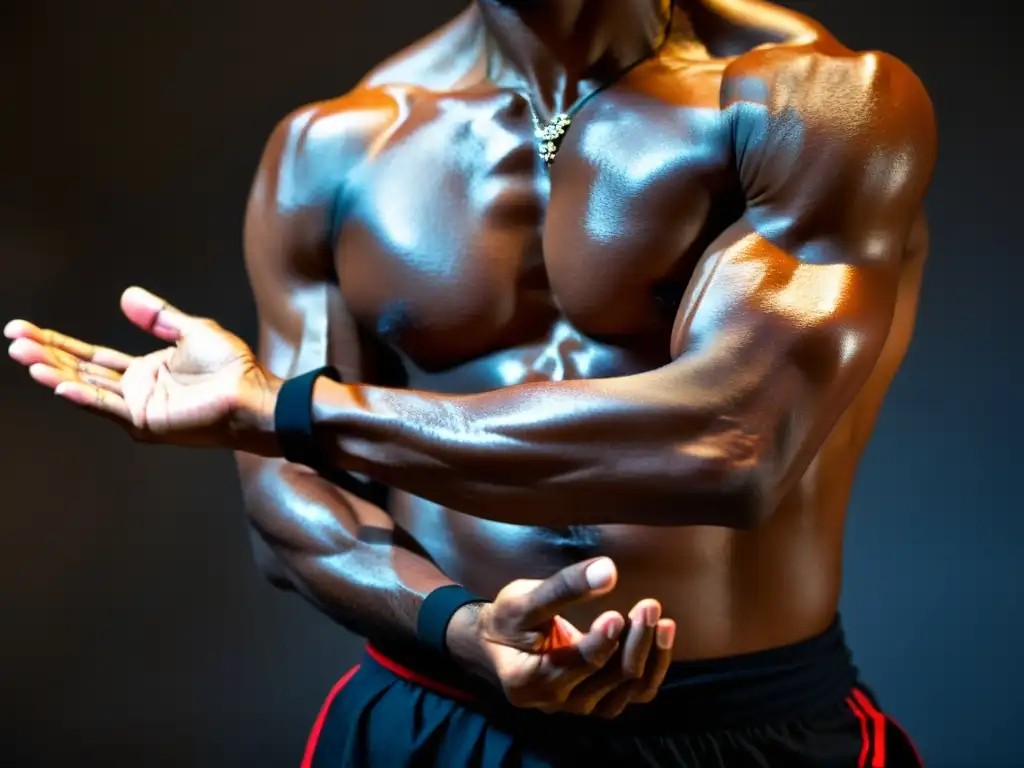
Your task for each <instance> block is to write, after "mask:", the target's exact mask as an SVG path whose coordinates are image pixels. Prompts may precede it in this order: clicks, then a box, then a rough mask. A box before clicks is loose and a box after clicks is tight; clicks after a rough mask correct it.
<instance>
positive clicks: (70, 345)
mask: <svg viewBox="0 0 1024 768" xmlns="http://www.w3.org/2000/svg"><path fill="white" fill-rule="evenodd" d="M4 336H6V337H7V338H8V339H28V340H30V341H34V342H37V343H39V344H43V345H46V346H48V347H54V348H55V349H59V350H62V351H63V352H67V353H68V354H70V355H73V356H74V357H76V358H78V359H80V360H85V361H88V362H90V363H95V364H96V365H100V366H103V367H104V368H109V369H110V370H112V371H116V372H118V373H120V372H123V371H124V370H125V369H126V368H127V367H128V366H129V365H131V363H132V360H133V359H134V358H133V357H132V356H131V355H126V354H125V353H124V352H118V351H117V350H116V349H110V348H109V347H100V346H97V345H95V344H89V343H87V342H84V341H82V340H81V339H76V338H74V337H72V336H66V335H65V334H63V333H59V332H58V331H54V330H51V329H48V328H39V327H38V326H36V325H33V324H32V323H30V322H28V321H27V320H12V321H11V322H9V323H8V324H7V326H6V327H5V328H4Z"/></svg>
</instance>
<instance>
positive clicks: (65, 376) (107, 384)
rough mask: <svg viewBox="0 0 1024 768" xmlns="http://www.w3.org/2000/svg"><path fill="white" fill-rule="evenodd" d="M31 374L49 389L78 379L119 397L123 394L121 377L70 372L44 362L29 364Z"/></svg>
mask: <svg viewBox="0 0 1024 768" xmlns="http://www.w3.org/2000/svg"><path fill="white" fill-rule="evenodd" d="M28 371H29V375H31V376H32V378H33V379H35V380H36V381H37V382H39V383H40V384H42V385H43V386H44V387H47V388H48V389H56V388H57V385H59V384H61V383H63V382H65V381H78V382H81V383H85V384H92V385H93V386H96V387H100V388H101V389H104V390H106V391H107V392H112V393H113V394H115V395H118V396H119V397H121V396H122V392H121V382H120V380H119V379H108V378H105V377H103V376H94V375H83V374H78V373H73V372H69V371H67V370H66V369H63V368H54V367H53V366H50V365H46V364H44V363H35V364H33V365H30V366H29V369H28Z"/></svg>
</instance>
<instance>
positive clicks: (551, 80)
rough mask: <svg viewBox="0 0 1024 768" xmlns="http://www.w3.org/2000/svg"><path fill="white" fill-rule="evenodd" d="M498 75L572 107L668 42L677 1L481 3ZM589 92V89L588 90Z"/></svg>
mask: <svg viewBox="0 0 1024 768" xmlns="http://www.w3.org/2000/svg"><path fill="white" fill-rule="evenodd" d="M477 2H478V5H479V8H480V15H481V18H482V20H483V25H484V32H485V35H486V36H487V39H488V43H489V48H490V61H489V71H490V75H491V77H492V78H493V79H494V80H495V81H496V82H500V83H502V84H507V85H510V86H512V87H518V88H521V89H522V90H524V91H526V93H527V94H528V95H529V96H530V98H531V101H532V103H533V105H534V108H535V109H536V110H537V111H538V112H540V113H542V115H543V114H547V115H551V114H553V113H556V112H564V111H566V110H567V109H569V108H570V107H571V106H572V104H573V103H574V102H575V101H576V100H577V99H578V98H579V97H580V96H583V95H585V94H586V92H587V89H586V88H584V89H581V88H580V83H581V82H582V81H586V80H593V81H595V82H594V83H592V84H591V87H594V86H596V85H599V84H600V83H601V82H604V81H607V80H609V79H612V78H614V77H615V76H616V75H617V74H619V73H620V72H621V71H622V70H624V69H625V68H627V67H629V66H630V65H631V64H633V63H635V62H636V61H637V60H639V59H642V58H644V57H645V56H648V55H651V54H652V53H653V52H654V51H655V50H656V49H657V47H658V46H659V45H660V44H661V43H662V41H663V37H664V34H665V28H666V24H667V21H668V16H667V14H668V13H670V12H671V7H672V4H671V2H670V0H477ZM581 90H582V92H581Z"/></svg>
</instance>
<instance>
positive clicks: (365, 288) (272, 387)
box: [7, 0, 935, 766]
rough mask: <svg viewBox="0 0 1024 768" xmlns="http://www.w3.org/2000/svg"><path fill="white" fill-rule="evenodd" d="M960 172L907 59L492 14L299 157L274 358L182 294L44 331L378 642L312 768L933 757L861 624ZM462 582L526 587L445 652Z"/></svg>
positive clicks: (308, 122)
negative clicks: (912, 371) (241, 495)
mask: <svg viewBox="0 0 1024 768" xmlns="http://www.w3.org/2000/svg"><path fill="white" fill-rule="evenodd" d="M560 114H561V115H567V116H568V119H558V118H557V116H558V115H560ZM934 157H935V130H934V121H933V114H932V109H931V106H930V103H929V99H928V96H927V94H926V93H925V90H924V88H923V87H922V85H921V83H920V82H919V81H918V80H917V78H916V77H915V76H914V75H913V74H912V73H911V71H910V70H909V69H908V68H907V67H906V66H905V65H904V64H902V63H901V62H899V61H897V60H896V59H894V58H892V57H891V56H888V55H885V54H882V53H877V52H873V53H854V52H852V51H850V50H848V49H847V48H845V47H843V46H842V45H841V44H840V43H838V42H837V41H836V40H835V38H833V37H832V36H831V35H829V34H828V33H827V32H826V31H825V30H824V29H823V28H822V27H821V26H820V25H818V24H816V23H815V22H813V21H811V20H809V19H807V18H806V17H803V16H801V15H799V14H796V13H793V12H790V11H787V10H785V9H782V8H780V7H778V6H774V5H772V4H770V3H767V2H762V1H761V0H685V1H684V2H677V3H676V7H674V8H673V7H672V6H671V5H670V4H668V3H666V2H658V1H657V0H628V1H627V0H533V1H529V2H528V1H527V0H522V1H515V0H504V1H501V0H477V2H475V3H474V4H473V5H472V6H471V7H470V8H469V9H467V10H466V11H465V12H464V13H463V14H462V15H460V16H459V17H458V18H457V19H456V20H454V21H453V22H452V23H450V24H449V25H447V26H446V27H444V28H443V29H441V30H440V31H438V32H436V33H435V34H433V35H431V36H430V37H428V38H427V39H425V40H424V41H422V42H421V43H419V44H418V45H416V46H414V47H413V48H411V49H410V50H408V51H406V52H404V53H402V54H400V55H399V56H398V57H396V58H394V59H392V60H390V61H388V62H386V63H385V64H384V65H382V66H381V67H380V68H378V69H377V70H376V71H374V72H373V73H371V74H370V75H369V76H368V77H367V78H366V79H365V80H364V81H363V82H362V83H361V84H360V85H359V86H358V87H357V88H355V89H354V90H353V91H352V92H351V93H349V94H347V95H345V96H343V97H341V98H338V99H335V100H332V101H328V102H324V103H320V104H315V105H313V106H310V107H307V108H304V109H301V110H299V111H298V112H296V113H295V114H293V115H291V116H290V117H288V118H287V119H286V120H284V121H283V122H282V123H281V124H280V125H279V126H278V128H277V130H276V131H275V132H274V134H273V136H272V137H271V139H270V141H269V143H268V145H267V149H266V152H265V155H264V157H263V160H262V162H261V165H260V169H259V172H258V175H257V178H256V182H255V184H254V187H253V192H252V197H251V200H250V204H249V211H248V217H247V223H246V256H247V263H248V266H249V270H250V274H251V278H252V285H253V289H254V291H255V293H256V297H257V302H258V306H259V312H260V320H261V338H260V353H259V356H258V359H257V358H256V357H255V356H254V355H253V354H252V353H251V352H250V351H249V349H248V347H247V346H246V345H245V344H244V343H243V342H241V341H240V340H239V339H237V338H236V337H234V336H232V335H231V334H229V333H228V332H226V331H224V330H223V329H221V328H219V327H218V326H217V325H216V324H215V323H213V322H212V321H209V320H200V319H197V318H194V317H191V316H189V315H186V314H184V313H183V312H181V311H180V310H177V309H175V308H173V307H171V306H169V305H167V304H166V303H164V302H162V300H159V299H157V298H156V297H154V296H152V295H151V294H148V293H146V292H144V291H142V290H141V289H130V290H129V291H127V292H126V293H125V295H124V297H123V299H122V306H123V309H124V311H125V313H126V315H127V316H128V317H129V319H131V320H132V321H133V322H135V323H136V324H138V325H139V326H141V327H142V328H144V329H146V330H148V331H150V332H151V333H153V334H154V335H155V336H157V337H158V338H160V339H162V340H164V341H167V342H174V343H175V346H174V347H170V348H168V349H165V350H163V351H160V352H157V353H154V354H152V355H148V356H145V357H142V358H136V359H132V358H128V357H127V356H125V355H122V354H121V353H117V352H113V351H111V350H108V349H104V348H97V347H93V346H91V345H88V344H85V343H83V342H80V341H77V340H75V339H72V338H69V337H66V336H63V335H61V334H57V333H54V332H52V331H44V330H41V329H39V328H37V327H36V326H34V325H31V324H29V323H27V322H24V321H15V322H14V323H12V324H10V325H9V326H8V328H7V335H8V336H9V337H10V338H13V339H15V341H14V343H13V344H12V346H11V354H12V356H13V357H15V359H17V360H19V361H20V362H22V363H24V364H26V365H29V366H31V367H30V372H31V374H32V376H33V378H35V379H36V380H37V381H39V382H41V383H42V384H44V385H46V386H49V387H52V388H54V389H55V390H56V392H57V394H58V395H61V396H63V397H64V398H66V399H68V400H71V401H72V402H75V403H77V404H79V405H81V406H83V407H85V408H87V409H89V410H92V411H94V412H97V413H100V414H102V415H105V416H107V417H109V418H113V419H114V420H115V421H118V422H120V423H122V424H123V425H124V426H125V427H126V428H127V429H128V430H129V431H130V432H131V433H132V434H133V435H135V436H136V437H137V438H139V439H142V440H144V441H161V442H171V443H177V444H182V445H208V446H209V445H215V446H222V447H230V448H233V449H235V450H237V451H240V452H241V453H240V455H239V464H240V467H241V472H242V478H243V484H244V487H245V496H246V501H247V506H248V510H249V513H250V516H251V519H252V522H253V527H254V531H255V533H256V536H255V540H256V542H257V549H258V552H259V553H261V556H262V558H263V560H264V562H265V564H266V567H267V569H268V571H269V572H270V573H271V575H272V578H273V579H274V580H275V581H276V582H278V583H281V584H284V585H288V586H290V587H292V588H295V589H297V590H299V591H301V592H302V593H303V594H305V595H306V596H307V597H309V598H310V599H311V600H313V601H314V602H315V603H316V604H318V605H319V606H320V607H321V608H322V609H323V610H325V611H327V612H329V613H330V614H331V615H333V616H335V617H337V618H338V619H339V620H340V621H341V622H342V623H343V624H345V625H346V626H348V627H350V628H352V629H354V630H355V631H357V632H361V633H363V634H365V635H367V636H368V637H369V638H370V640H371V642H372V643H373V646H372V647H371V649H370V651H369V655H368V657H367V658H366V660H365V661H364V663H363V664H362V666H361V667H360V668H359V670H358V672H356V673H354V676H349V678H348V679H347V682H346V684H345V686H344V687H343V688H339V690H340V693H339V692H337V691H336V692H335V693H336V695H334V696H333V698H332V700H331V701H330V702H329V705H328V706H326V707H325V709H324V711H323V712H322V714H321V718H320V720H319V721H318V724H317V727H316V732H317V734H318V737H319V738H318V740H314V743H313V744H312V746H311V748H310V750H309V753H308V754H307V764H312V765H315V766H324V765H371V766H391V765H412V764H417V765H419V764H423V765H428V764H429V765H443V766H461V765H527V764H532V765H562V764H574V763H576V762H579V763H581V764H583V763H585V762H587V761H589V762H590V763H591V764H592V763H595V762H596V763H599V764H615V765H631V766H632V765H646V764H649V765H701V766H704V765H714V766H719V765H727V766H742V765H758V766H764V765H778V766H800V765H808V766H809V765H830V766H832V765H835V766H847V765H848V766H865V765H872V766H885V765H889V766H899V765H916V764H917V760H916V758H915V756H914V752H913V748H912V746H911V745H910V742H909V741H908V740H907V738H906V737H905V736H904V735H903V734H902V732H901V731H899V730H898V728H897V727H896V726H895V724H894V723H892V721H891V720H889V719H888V718H887V717H886V716H885V715H884V714H882V713H881V712H880V711H879V709H878V707H877V705H876V702H875V700H874V699H873V697H872V696H871V695H870V694H869V693H868V692H867V691H866V690H865V689H864V688H863V687H862V686H861V685H860V683H859V681H858V679H857V676H856V672H855V670H854V668H853V667H852V665H851V662H850V658H849V653H848V651H847V650H846V646H845V643H844V641H843V637H842V632H841V629H840V627H839V624H838V620H837V615H836V608H837V602H838V598H839V591H840V570H841V569H840V561H841V551H842V532H843V518H844V515H845V511H846V505H847V500H848V497H849V492H850V486H851V483H852V479H853V476H854V472H855V469H856V465H857V460H858V458H859V456H860V453H861V451H862V449H863V447H864V445H865V443H866V441H867V439H868V436H869V434H870V432H871V427H872V425H873V422H874V420H875V417H876V415H877V412H878V409H879V406H880V404H881V402H882V399H883V396H884V394H885V391H886V389H887V387H888V385H889V382H890V381H891V379H892V377H893V375H894V374H895V372H896V370H897V368H898V367H899V364H900V362H901V360H902V358H903V355H904V352H905V350H906V348H907V344H908V342H909V340H910V336H911V330H912V326H913V320H914V315H915V305H916V301H917V294H918V289H919V285H920V277H921V272H922V266H923V262H924V258H925V250H926V232H925V225H924V219H923V214H922V198H923V196H924V193H925V190H926V187H927V185H928V182H929V178H930V175H931V172H932V166H933V162H934ZM325 363H330V364H333V365H335V366H337V367H338V368H339V369H340V371H341V373H342V376H343V382H340V383H339V382H335V381H333V380H331V379H330V378H329V377H320V378H317V379H312V378H309V377H306V378H303V379H296V378H295V377H296V376H297V375H298V374H301V373H303V372H305V371H309V370H311V369H315V368H317V367H318V366H322V365H324V364H325ZM285 380H289V382H288V383H283V382H284V381H285ZM299 381H305V382H306V385H308V386H309V387H311V391H310V390H309V389H307V391H306V395H305V397H306V399H305V400H302V398H301V397H300V399H299V400H298V401H295V398H294V397H292V394H294V393H295V392H297V391H300V390H298V389H296V387H297V386H298V383H297V382H299ZM313 382H315V383H313ZM283 392H288V393H291V394H289V395H288V397H291V398H292V399H291V401H290V402H291V405H294V403H295V402H298V403H299V405H300V406H301V405H303V403H305V406H306V408H307V409H308V410H309V412H308V413H307V414H306V417H307V418H308V419H309V420H310V423H311V425H313V426H312V427H310V435H309V437H308V440H307V442H306V443H305V447H304V449H303V450H305V451H306V453H305V454H303V455H305V456H308V457H309V458H308V460H307V459H304V460H303V462H304V463H305V464H307V465H310V466H312V467H314V468H315V469H316V470H317V471H313V470H311V469H308V468H306V467H303V466H300V465H297V464H296V463H292V462H285V461H282V460H281V459H280V458H275V457H280V456H281V455H282V452H283V451H285V449H284V448H283V445H284V432H283V431H279V432H275V409H277V410H278V411H280V410H282V409H283V406H282V403H283V402H284V398H285V395H284V394H282V393H283ZM289 407H290V406H289ZM301 410H302V409H301V407H300V408H299V411H300V412H301ZM277 417H278V422H277V427H278V428H279V429H280V428H281V423H280V413H278V414H277ZM313 427H315V429H313ZM288 434H289V441H293V440H294V438H295V434H293V433H291V432H290V433H288ZM293 453H294V451H293ZM325 478H326V479H325ZM359 478H362V480H360V479H359ZM363 481H365V482H363ZM382 488H387V489H389V494H388V495H387V496H386V498H385V495H384V494H383V493H381V489H382ZM385 506H386V508H387V514H385V512H384V511H383V508H384V507H385ZM605 556H607V557H605ZM595 558H597V559H595ZM608 558H611V559H610V560H609V559H608ZM613 562H614V566H613V565H612V563H613ZM574 563H575V565H574ZM552 574H554V576H552ZM522 577H526V580H520V581H515V580H516V579H521V578H522ZM588 577H589V579H590V581H589V582H588ZM542 579H546V580H544V581H539V580H542ZM509 582H511V584H509ZM453 583H456V584H461V585H464V586H465V587H467V588H468V589H470V590H472V591H473V592H475V593H478V594H479V595H481V596H482V597H483V598H486V599H488V600H492V602H486V601H484V602H471V603H469V604H467V605H463V606H461V607H458V608H457V609H455V608H453V609H452V611H451V612H450V614H449V615H447V616H442V617H441V618H442V619H443V620H444V621H447V620H449V619H450V623H448V624H447V630H445V629H444V626H445V625H444V621H442V623H441V627H442V629H441V631H442V633H444V632H445V631H446V635H444V637H443V640H442V642H441V643H439V645H441V646H443V645H444V643H445V642H446V643H447V648H446V649H445V648H444V647H441V648H438V649H434V650H430V649H425V648H424V643H425V640H424V639H423V637H422V635H418V634H417V617H418V615H419V614H420V608H421V606H422V605H424V599H425V598H426V596H428V595H430V596H431V597H429V598H426V599H427V603H430V601H431V600H432V599H433V596H434V595H436V594H439V593H437V592H436V591H435V590H436V588H438V587H443V586H444V585H448V584H453ZM506 584H509V586H507V587H505V588H504V589H502V587H503V585H506ZM499 592H500V594H499ZM447 594H452V593H450V592H449V593H447ZM495 598H496V599H495ZM433 604H434V605H437V603H436V601H435V602H434V603H433ZM424 610H425V611H426V609H424ZM556 614H558V615H557V617H556ZM662 615H664V617H666V618H662ZM626 618H628V619H629V621H628V622H626V621H625V619H626ZM576 627H581V628H583V629H581V630H577V629H576ZM418 638H419V639H418ZM669 657H671V659H672V664H671V666H670V667H669V668H668V670H667V673H666V670H665V666H666V662H667V659H668V658H669ZM500 692H504V694H505V696H506V697H507V699H508V700H507V701H506V700H505V698H503V697H502V696H500V695H497V694H499V693H500ZM655 692H657V696H656V697H655ZM651 699H653V701H652V700H651ZM510 703H511V706H510Z"/></svg>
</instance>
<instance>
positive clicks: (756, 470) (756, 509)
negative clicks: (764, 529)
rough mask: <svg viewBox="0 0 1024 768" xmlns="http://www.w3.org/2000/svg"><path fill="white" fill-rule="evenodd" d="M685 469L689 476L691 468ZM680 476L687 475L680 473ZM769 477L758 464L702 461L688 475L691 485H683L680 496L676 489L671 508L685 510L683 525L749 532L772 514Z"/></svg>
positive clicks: (768, 473) (764, 468) (724, 460)
mask: <svg viewBox="0 0 1024 768" xmlns="http://www.w3.org/2000/svg"><path fill="white" fill-rule="evenodd" d="M686 469H688V470H690V471H691V472H693V470H694V469H695V467H694V466H693V465H692V464H689V466H688V467H686ZM682 474H683V476H686V474H687V473H686V471H685V470H684V471H683V473H682ZM770 475H771V473H770V471H768V468H767V467H766V466H765V465H764V464H763V463H761V462H759V461H755V460H748V461H743V462H736V461H733V460H729V459H728V458H727V457H724V456H723V457H721V458H707V457H705V458H704V459H703V460H702V461H700V467H699V469H697V472H696V473H695V474H690V475H689V477H690V478H691V480H692V481H695V482H688V483H686V487H685V489H684V490H683V493H681V494H680V493H679V490H680V489H679V487H678V486H676V488H675V492H674V493H673V494H672V495H673V496H675V501H674V502H673V504H672V505H671V506H672V507H673V509H675V510H685V511H683V512H682V516H683V517H684V518H686V523H687V524H691V525H694V524H695V525H712V526H720V527H724V528H733V529H736V530H752V529H755V528H757V527H758V526H760V525H762V524H763V523H764V522H765V521H766V520H767V519H768V518H769V516H770V515H771V512H772V508H773V504H772V499H773V494H772V488H771V480H770ZM679 476H680V475H676V477H679ZM676 514H677V515H678V512H677V513H676Z"/></svg>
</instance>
